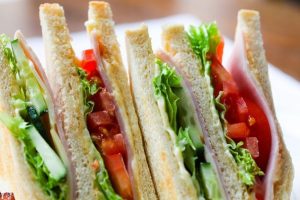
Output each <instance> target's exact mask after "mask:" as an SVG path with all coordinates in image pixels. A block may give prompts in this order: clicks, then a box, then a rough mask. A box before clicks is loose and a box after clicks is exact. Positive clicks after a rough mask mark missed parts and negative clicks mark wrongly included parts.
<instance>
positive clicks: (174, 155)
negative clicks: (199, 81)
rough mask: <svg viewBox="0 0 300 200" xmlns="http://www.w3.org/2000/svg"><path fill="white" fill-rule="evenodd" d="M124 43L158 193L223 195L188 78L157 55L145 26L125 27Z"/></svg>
mask: <svg viewBox="0 0 300 200" xmlns="http://www.w3.org/2000/svg"><path fill="white" fill-rule="evenodd" d="M126 47H127V54H128V61H129V74H130V81H131V89H132V94H133V97H134V100H135V106H136V109H137V113H138V117H139V120H140V126H141V129H142V132H143V134H144V138H145V148H146V152H147V156H148V159H149V163H150V167H151V171H152V174H153V179H154V182H155V185H156V188H157V193H158V196H159V198H160V199H224V198H225V196H224V195H225V193H224V190H223V188H222V186H221V180H220V178H219V175H218V172H217V170H218V169H217V166H216V163H215V161H214V160H215V158H213V157H214V155H213V154H212V152H211V147H210V145H209V144H208V143H207V131H206V130H205V129H203V127H202V126H201V124H202V121H203V119H202V117H201V116H200V115H199V112H198V109H197V107H196V104H197V102H196V101H195V98H194V97H193V94H192V91H191V90H190V89H189V88H190V85H189V84H190V83H188V82H186V81H185V79H184V77H183V74H182V72H181V71H180V70H179V69H175V68H174V65H173V63H171V62H169V60H168V59H166V55H165V54H164V53H163V52H158V53H157V54H156V55H154V54H153V51H152V47H151V40H150V38H149V34H148V29H147V27H146V26H142V27H140V28H139V29H136V30H129V31H127V32H126ZM197 71H198V70H197Z"/></svg>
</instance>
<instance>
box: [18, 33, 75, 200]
mask: <svg viewBox="0 0 300 200" xmlns="http://www.w3.org/2000/svg"><path fill="white" fill-rule="evenodd" d="M15 38H16V39H18V40H19V42H20V44H21V47H22V49H23V51H24V53H25V55H26V57H27V58H28V59H29V60H30V61H31V62H32V64H33V67H34V69H33V70H32V71H33V73H34V75H35V77H36V79H37V81H38V82H39V84H40V87H41V88H42V90H43V91H44V96H45V100H46V102H47V106H48V114H49V121H50V122H49V123H50V125H51V128H52V129H53V130H55V131H51V137H52V140H53V143H54V145H55V148H56V151H57V152H58V154H59V155H60V157H61V159H62V160H63V162H64V164H65V166H67V167H68V179H67V184H68V186H69V194H68V196H69V197H70V199H75V198H76V191H77V184H76V180H75V177H74V176H73V174H75V166H74V165H73V164H72V160H71V152H70V151H69V146H68V144H67V140H66V138H65V134H64V131H63V128H62V127H61V125H62V123H60V120H61V119H60V117H59V116H58V115H57V113H56V110H55V109H54V97H53V94H52V91H51V89H50V85H49V82H48V79H47V77H46V75H45V72H44V69H43V68H42V65H41V63H40V62H39V60H38V58H37V56H36V55H35V53H34V52H33V51H32V49H31V48H30V47H29V45H28V44H27V42H26V40H25V38H24V36H23V34H22V33H21V32H20V31H17V32H16V33H15ZM57 133H58V135H59V138H58V137H57V135H56V134H57Z"/></svg>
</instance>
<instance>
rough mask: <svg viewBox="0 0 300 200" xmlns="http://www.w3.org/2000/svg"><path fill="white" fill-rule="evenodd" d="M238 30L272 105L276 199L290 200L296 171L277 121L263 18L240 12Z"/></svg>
mask: <svg viewBox="0 0 300 200" xmlns="http://www.w3.org/2000/svg"><path fill="white" fill-rule="evenodd" d="M237 29H239V30H241V31H242V34H243V36H244V42H245V50H246V56H247V61H248V69H249V72H250V74H251V75H252V77H253V78H254V80H255V84H256V86H257V88H258V89H260V90H262V91H263V93H264V96H265V99H266V100H267V102H268V105H269V107H270V109H271V111H272V112H273V115H274V119H275V123H276V128H277V133H278V138H279V154H278V158H277V159H278V161H277V165H276V173H275V176H276V177H275V179H274V180H275V182H274V187H273V191H274V194H273V195H274V196H273V199H290V194H291V190H292V182H293V177H294V170H293V165H292V160H291V157H290V154H289V152H288V150H287V148H286V146H285V144H284V141H283V138H282V130H281V127H280V125H279V122H278V120H277V118H276V113H275V108H274V103H273V98H272V91H271V85H270V81H269V75H268V62H267V59H266V56H265V50H264V47H263V40H262V35H261V31H260V16H259V13H258V12H257V11H254V10H240V11H239V13H238V24H237Z"/></svg>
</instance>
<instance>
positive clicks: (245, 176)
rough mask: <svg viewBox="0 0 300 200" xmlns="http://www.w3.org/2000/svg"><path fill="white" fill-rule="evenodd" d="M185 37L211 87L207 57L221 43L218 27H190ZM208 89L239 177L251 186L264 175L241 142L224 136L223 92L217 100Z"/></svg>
mask: <svg viewBox="0 0 300 200" xmlns="http://www.w3.org/2000/svg"><path fill="white" fill-rule="evenodd" d="M187 35H188V38H189V42H190V46H191V48H192V49H193V52H194V53H195V54H196V56H197V57H198V59H200V60H201V63H202V66H204V69H203V68H200V71H201V72H204V73H203V75H204V76H205V77H206V79H207V80H208V82H209V83H210V85H211V79H210V68H211V61H210V60H209V57H210V56H211V54H215V53H216V48H217V46H218V44H219V43H220V41H221V35H220V32H219V30H218V27H217V25H216V23H210V24H202V25H200V26H199V27H194V26H191V27H190V29H189V31H188V33H187ZM209 89H210V93H211V99H212V102H213V103H214V106H215V108H216V109H214V110H216V112H218V115H219V119H220V121H221V123H222V128H223V130H224V137H225V138H226V140H227V144H228V148H229V150H230V152H231V154H232V156H233V157H234V159H235V161H236V163H237V165H238V168H239V172H238V173H239V176H240V178H241V179H242V181H243V183H244V184H246V185H247V186H253V185H254V183H255V176H262V175H263V174H264V173H263V172H262V171H261V169H260V168H259V167H258V166H257V164H256V162H255V160H254V159H253V158H252V156H251V154H250V153H249V151H248V150H247V149H245V148H243V147H242V145H243V142H239V143H238V144H236V143H235V141H233V140H232V139H230V138H228V137H227V136H226V123H227V122H226V119H225V113H226V107H225V105H223V104H222V103H221V101H220V99H221V97H222V95H223V92H220V93H219V95H218V96H217V98H214V96H213V92H212V91H213V88H212V86H211V88H209Z"/></svg>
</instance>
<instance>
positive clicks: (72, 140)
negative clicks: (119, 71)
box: [40, 4, 104, 199]
mask: <svg viewBox="0 0 300 200" xmlns="http://www.w3.org/2000/svg"><path fill="white" fill-rule="evenodd" d="M40 21H41V26H42V33H43V39H44V43H45V50H46V61H47V75H48V78H49V82H50V86H51V88H52V90H53V94H54V104H55V107H56V108H55V109H56V111H57V113H56V114H57V116H58V117H57V120H58V122H57V123H61V125H62V128H63V131H64V133H65V136H66V140H67V144H68V148H69V149H68V150H69V151H70V152H71V156H72V161H73V162H74V163H75V174H74V176H75V179H76V185H77V188H78V191H77V194H78V196H77V198H78V199H99V198H104V196H103V194H102V193H101V192H100V189H99V188H98V186H97V183H96V172H95V171H94V170H93V167H92V166H93V162H94V160H96V156H97V155H98V156H99V153H98V151H97V150H96V148H95V147H94V145H93V143H92V140H91V138H90V135H89V132H88V130H87V128H86V123H85V118H84V108H83V107H84V106H83V97H82V88H81V84H80V80H79V76H78V74H77V71H76V66H77V60H76V57H75V54H74V51H73V49H72V46H71V40H70V35H69V30H68V28H67V24H66V20H65V17H64V11H63V8H62V7H61V6H59V5H58V4H42V5H41V6H40Z"/></svg>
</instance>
